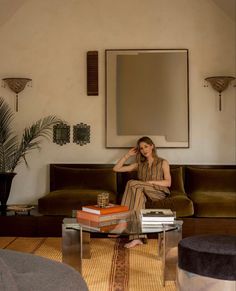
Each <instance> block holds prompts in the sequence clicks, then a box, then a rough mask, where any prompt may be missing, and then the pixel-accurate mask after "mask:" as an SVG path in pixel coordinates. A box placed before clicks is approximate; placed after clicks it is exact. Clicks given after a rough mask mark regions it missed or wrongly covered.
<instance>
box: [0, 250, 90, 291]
mask: <svg viewBox="0 0 236 291" xmlns="http://www.w3.org/2000/svg"><path fill="white" fill-rule="evenodd" d="M0 290H2V291H54V290H57V291H88V288H87V285H86V283H85V281H84V279H83V278H82V277H81V275H80V273H78V272H77V271H76V270H74V269H73V268H72V267H69V266H68V265H65V264H63V263H59V262H55V261H52V260H49V259H46V258H42V257H39V256H36V255H32V254H25V253H20V252H16V251H11V250H3V249H0Z"/></svg>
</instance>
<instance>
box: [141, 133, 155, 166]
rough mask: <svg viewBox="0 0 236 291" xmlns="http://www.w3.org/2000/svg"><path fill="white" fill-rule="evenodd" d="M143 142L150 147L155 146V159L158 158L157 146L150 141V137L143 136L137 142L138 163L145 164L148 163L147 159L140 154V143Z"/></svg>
mask: <svg viewBox="0 0 236 291" xmlns="http://www.w3.org/2000/svg"><path fill="white" fill-rule="evenodd" d="M141 142H145V143H147V144H149V145H153V149H152V156H153V158H157V153H156V146H155V144H154V142H153V141H152V140H151V139H150V137H148V136H143V137H141V138H140V139H139V140H138V141H137V150H138V153H137V161H138V162H139V161H140V162H141V163H143V162H145V161H146V159H147V158H146V157H145V156H143V155H142V154H141V152H140V143H141Z"/></svg>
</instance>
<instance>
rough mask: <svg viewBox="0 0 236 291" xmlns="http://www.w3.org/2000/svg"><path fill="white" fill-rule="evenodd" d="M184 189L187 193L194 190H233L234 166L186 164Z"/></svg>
mask: <svg viewBox="0 0 236 291" xmlns="http://www.w3.org/2000/svg"><path fill="white" fill-rule="evenodd" d="M185 190H186V192H187V193H188V194H191V193H193V192H196V191H216V192H220V191H223V192H235V194H236V167H235V166H186V167H185Z"/></svg>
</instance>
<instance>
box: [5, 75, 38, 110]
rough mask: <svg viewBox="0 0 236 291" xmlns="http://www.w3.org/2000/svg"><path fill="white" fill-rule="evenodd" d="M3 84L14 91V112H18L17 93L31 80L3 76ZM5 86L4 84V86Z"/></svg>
mask: <svg viewBox="0 0 236 291" xmlns="http://www.w3.org/2000/svg"><path fill="white" fill-rule="evenodd" d="M2 80H3V81H4V84H7V85H8V87H9V88H10V89H11V90H12V91H13V92H15V93H16V112H18V94H19V93H20V92H21V91H23V90H24V89H25V86H26V84H27V83H28V82H30V81H32V79H29V78H4V79H2ZM4 87H5V86H4Z"/></svg>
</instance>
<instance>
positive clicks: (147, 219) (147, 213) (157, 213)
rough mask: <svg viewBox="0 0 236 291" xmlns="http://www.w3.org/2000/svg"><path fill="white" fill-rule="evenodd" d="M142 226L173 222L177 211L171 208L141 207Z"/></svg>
mask: <svg viewBox="0 0 236 291" xmlns="http://www.w3.org/2000/svg"><path fill="white" fill-rule="evenodd" d="M140 219H141V223H142V228H143V227H145V228H148V227H150V228H151V227H157V226H161V225H163V224H173V223H174V220H175V213H174V212H173V211H172V210H171V209H141V210H140Z"/></svg>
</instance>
